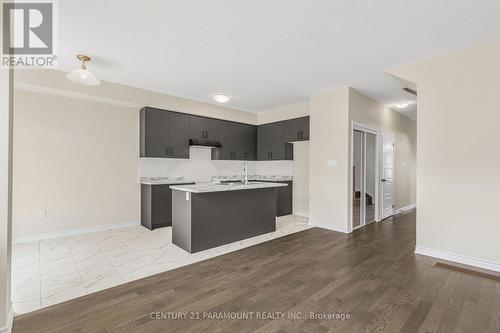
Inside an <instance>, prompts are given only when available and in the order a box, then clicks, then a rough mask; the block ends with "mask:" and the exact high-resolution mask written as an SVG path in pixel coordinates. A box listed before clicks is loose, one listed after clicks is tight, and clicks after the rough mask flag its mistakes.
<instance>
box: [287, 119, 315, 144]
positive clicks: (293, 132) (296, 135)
mask: <svg viewBox="0 0 500 333" xmlns="http://www.w3.org/2000/svg"><path fill="white" fill-rule="evenodd" d="M284 123H285V127H286V130H285V140H286V141H287V142H294V141H305V140H309V117H302V118H296V119H290V120H286V121H284Z"/></svg>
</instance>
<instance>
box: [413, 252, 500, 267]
mask: <svg viewBox="0 0 500 333" xmlns="http://www.w3.org/2000/svg"><path fill="white" fill-rule="evenodd" d="M415 253H416V254H421V255H424V256H428V257H433V258H438V259H443V260H448V261H453V262H456V263H459V264H463V265H468V266H474V267H478V268H483V269H487V270H490V271H494V272H500V263H498V262H494V261H491V260H487V259H481V258H474V257H469V256H464V255H461V254H457V253H452V252H447V251H441V250H435V249H430V248H428V247H424V246H418V245H417V246H415Z"/></svg>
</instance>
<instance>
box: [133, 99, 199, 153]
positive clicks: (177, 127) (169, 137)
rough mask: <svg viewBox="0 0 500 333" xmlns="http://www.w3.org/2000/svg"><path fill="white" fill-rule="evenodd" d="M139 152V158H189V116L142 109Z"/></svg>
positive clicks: (147, 108)
mask: <svg viewBox="0 0 500 333" xmlns="http://www.w3.org/2000/svg"><path fill="white" fill-rule="evenodd" d="M140 150H141V151H140V154H141V157H170V158H189V116H187V115H184V114H182V113H177V112H170V111H165V110H160V109H155V108H149V107H146V108H143V109H142V110H141V147H140Z"/></svg>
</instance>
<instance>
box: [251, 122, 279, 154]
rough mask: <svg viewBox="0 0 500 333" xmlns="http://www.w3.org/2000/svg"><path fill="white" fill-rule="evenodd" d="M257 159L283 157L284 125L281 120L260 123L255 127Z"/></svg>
mask: <svg viewBox="0 0 500 333" xmlns="http://www.w3.org/2000/svg"><path fill="white" fill-rule="evenodd" d="M257 145H258V146H257V152H258V155H257V159H258V160H259V161H266V160H284V159H285V126H284V123H283V122H277V123H271V124H265V125H260V126H258V127H257Z"/></svg>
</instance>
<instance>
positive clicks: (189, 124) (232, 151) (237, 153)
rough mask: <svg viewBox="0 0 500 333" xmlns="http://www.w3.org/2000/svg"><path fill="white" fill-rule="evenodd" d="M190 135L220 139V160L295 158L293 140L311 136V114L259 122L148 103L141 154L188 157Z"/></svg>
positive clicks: (217, 156) (214, 153) (215, 152)
mask: <svg viewBox="0 0 500 333" xmlns="http://www.w3.org/2000/svg"><path fill="white" fill-rule="evenodd" d="M189 139H197V140H209V141H219V142H220V143H222V148H219V149H216V150H213V151H212V159H219V160H239V161H252V160H260V161H265V160H293V145H292V144H290V142H295V141H304V140H309V117H302V118H296V119H290V120H285V121H279V122H275V123H270V124H264V125H259V126H254V125H248V124H242V123H236V122H232V121H227V120H220V119H213V118H207V117H201V116H194V115H188V114H185V113H179V112H174V111H166V110H160V109H155V108H150V107H145V108H143V109H142V110H141V157H167V158H189Z"/></svg>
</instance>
